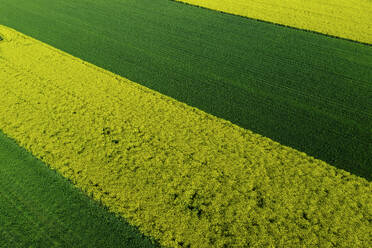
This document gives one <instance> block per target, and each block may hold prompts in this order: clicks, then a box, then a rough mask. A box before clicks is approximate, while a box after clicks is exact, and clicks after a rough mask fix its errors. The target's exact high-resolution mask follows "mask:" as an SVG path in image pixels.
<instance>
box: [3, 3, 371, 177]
mask: <svg viewBox="0 0 372 248" xmlns="http://www.w3.org/2000/svg"><path fill="white" fill-rule="evenodd" d="M0 2H1V6H2V8H1V9H0V23H2V24H4V25H6V26H9V27H12V28H15V29H16V30H19V31H21V32H23V33H25V34H27V35H29V36H31V37H34V38H36V39H38V40H40V41H43V42H45V43H47V44H50V45H52V46H53V47H56V48H58V49H60V50H63V51H65V52H68V53H69V54H71V55H73V56H75V57H78V58H81V59H83V60H85V61H88V62H89V63H92V64H95V65H97V66H99V67H102V68H105V69H106V70H109V71H112V72H115V73H116V74H119V75H121V76H123V77H125V78H128V79H130V80H132V81H134V82H137V83H139V84H142V85H144V86H146V87H148V88H151V89H153V90H156V91H158V92H160V93H162V94H164V95H167V96H170V97H172V98H174V99H176V100H178V101H181V102H184V103H187V104H188V105H190V106H193V107H196V108H198V109H201V110H203V111H205V112H207V113H210V114H212V115H215V116H218V117H220V118H222V119H225V120H229V121H231V122H232V123H234V124H237V125H239V126H241V127H243V128H245V129H248V130H252V131H254V132H255V133H259V134H261V135H263V136H265V137H269V138H271V139H273V140H275V141H277V142H279V143H281V144H283V145H286V146H290V147H293V148H295V149H297V150H300V151H303V152H305V153H307V154H309V155H311V156H314V157H316V158H318V159H321V160H323V161H325V162H327V163H329V164H331V165H333V166H335V167H337V168H340V169H343V170H346V171H348V172H350V173H352V174H354V175H357V176H360V177H364V178H366V179H367V180H369V181H371V180H372V166H371V162H370V158H371V157H372V132H371V126H372V117H371V114H372V101H371V100H370V99H371V98H372V83H371V78H372V46H368V45H365V44H360V43H357V42H350V41H347V40H343V39H334V38H331V37H328V36H325V35H319V34H315V33H312V32H305V31H302V30H298V29H292V28H286V27H283V26H280V25H275V24H272V23H267V22H259V21H256V20H254V19H250V18H241V17H239V16H236V15H226V14H222V13H220V12H218V11H210V10H207V9H204V8H197V7H195V6H193V5H186V4H180V3H178V2H174V1H165V0H153V1H148V0H125V1H123V0H113V1H110V4H107V1H106V0H95V1H94V2H92V1H91V0H80V1H71V0H60V1H58V2H55V1H48V0H39V1H37V2H30V1H23V0H0ZM51 23H53V25H51Z"/></svg>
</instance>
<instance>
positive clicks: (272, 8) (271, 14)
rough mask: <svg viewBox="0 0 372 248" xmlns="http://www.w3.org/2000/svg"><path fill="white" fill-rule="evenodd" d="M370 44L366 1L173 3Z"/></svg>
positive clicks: (370, 9)
mask: <svg viewBox="0 0 372 248" xmlns="http://www.w3.org/2000/svg"><path fill="white" fill-rule="evenodd" d="M175 1H178V2H183V3H188V4H192V5H196V6H201V7H205V8H209V9H213V10H218V11H222V12H225V13H230V14H235V15H239V16H245V17H249V18H254V19H258V20H263V21H268V22H272V23H277V24H281V25H285V26H290V27H295V28H300V29H304V30H310V31H315V32H319V33H323V34H328V35H332V36H336V37H341V38H345V39H350V40H354V41H359V42H362V43H367V44H372V26H371V16H372V2H371V1H369V0H351V1H350V0H329V1H326V2H325V1H323V0H310V1H303V0H284V1H283V0H282V1H276V0H175Z"/></svg>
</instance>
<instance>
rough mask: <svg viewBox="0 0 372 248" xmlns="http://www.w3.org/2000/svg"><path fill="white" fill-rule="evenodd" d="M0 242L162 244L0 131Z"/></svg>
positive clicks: (23, 244) (21, 244) (16, 244)
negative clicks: (85, 192)
mask: <svg viewBox="0 0 372 248" xmlns="http://www.w3.org/2000/svg"><path fill="white" fill-rule="evenodd" d="M0 247H2V248H3V247H4V248H5V247H12V248H17V247H84V248H85V247H107V248H109V247H110V248H111V247H128V248H131V247H138V248H140V247H160V246H158V245H157V244H152V243H151V241H150V240H149V239H148V238H145V237H144V236H143V235H141V234H140V233H139V231H138V230H137V229H136V228H134V227H132V226H130V225H129V224H128V223H126V222H125V220H123V219H119V218H118V217H116V216H114V215H113V214H111V213H109V212H108V211H106V209H104V208H103V207H102V206H101V205H100V204H98V203H96V202H94V201H93V200H91V199H90V198H89V197H88V196H86V195H84V194H83V193H82V192H81V191H80V190H78V189H77V188H76V187H74V186H73V185H72V184H71V183H70V182H69V181H67V180H66V179H65V178H63V177H62V176H60V175H59V174H57V173H56V172H54V171H52V170H50V169H49V168H48V167H47V166H46V165H45V164H43V163H42V162H41V161H39V160H37V159H35V158H34V157H33V156H32V155H31V154H29V153H28V152H27V151H25V150H24V149H23V148H20V147H19V146H18V145H17V144H16V143H15V142H14V141H13V140H11V139H9V138H8V137H6V136H5V135H4V134H3V133H1V132H0Z"/></svg>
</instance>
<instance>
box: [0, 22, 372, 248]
mask: <svg viewBox="0 0 372 248" xmlns="http://www.w3.org/2000/svg"><path fill="white" fill-rule="evenodd" d="M0 36H3V37H4V40H3V41H1V42H0V128H1V129H2V130H3V131H4V132H5V133H6V134H7V135H9V136H10V137H13V138H14V139H15V140H17V141H18V142H19V144H20V145H22V146H24V147H25V148H26V149H28V150H29V151H31V152H32V153H33V154H34V155H35V156H37V157H38V158H40V159H42V160H43V161H45V162H46V163H47V164H49V165H50V166H51V167H52V168H54V169H56V170H57V171H59V172H60V173H61V174H63V175H64V176H65V177H67V178H69V179H71V180H72V182H73V183H75V184H76V185H77V186H78V187H80V188H82V189H83V190H84V191H85V192H87V193H88V194H91V195H92V196H93V197H94V198H95V199H96V200H100V201H101V202H102V203H103V204H105V205H106V206H108V208H109V209H110V210H111V211H113V212H115V213H117V214H120V215H122V216H123V217H125V218H126V219H127V220H128V221H129V222H130V223H132V224H133V225H136V226H138V227H139V229H140V230H141V231H142V232H143V233H145V234H147V235H151V236H153V237H155V238H156V239H158V240H159V241H160V243H161V244H162V245H164V246H169V247H197V248H203V247H244V246H250V247H333V246H336V247H367V246H368V245H369V241H370V237H371V236H370V235H371V222H370V221H371V219H372V208H371V204H372V203H371V197H370V196H371V192H372V185H371V183H369V182H368V181H367V180H365V179H363V178H359V177H357V176H354V175H351V174H349V173H348V172H345V171H342V170H339V169H336V168H334V167H332V166H331V165H329V164H326V163H325V162H322V161H320V160H317V159H314V158H312V157H310V156H307V155H306V154H304V153H301V152H299V151H297V150H294V149H291V148H289V147H286V146H282V145H280V144H278V143H276V142H274V141H272V140H270V139H268V138H265V137H262V136H260V135H258V134H255V133H252V132H251V131H249V130H245V129H243V128H240V127H238V126H236V125H233V124H231V123H230V122H228V121H225V120H222V119H219V118H216V117H214V116H211V115H209V114H207V113H204V112H202V111H200V110H198V109H195V108H192V107H190V106H187V105H186V104H183V103H180V102H177V101H175V100H174V99H171V98H169V97H167V96H164V95H161V94H159V93H157V92H155V91H152V90H150V89H147V88H145V87H143V86H141V85H139V84H136V83H133V82H131V81H129V80H127V79H125V78H122V77H120V76H118V75H115V74H112V73H110V72H108V71H105V70H103V69H100V68H98V67H95V66H93V65H91V64H89V63H87V62H84V61H82V60H80V59H78V58H75V57H72V56H70V55H68V54H65V53H63V52H61V51H59V50H57V49H54V48H52V47H50V46H48V45H46V44H43V43H41V42H39V41H36V40H34V39H32V38H29V37H27V36H24V35H22V34H20V33H18V32H16V31H14V30H11V29H8V28H6V27H4V26H0ZM97 49H99V48H97ZM49 186H50V187H52V185H45V187H49Z"/></svg>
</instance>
